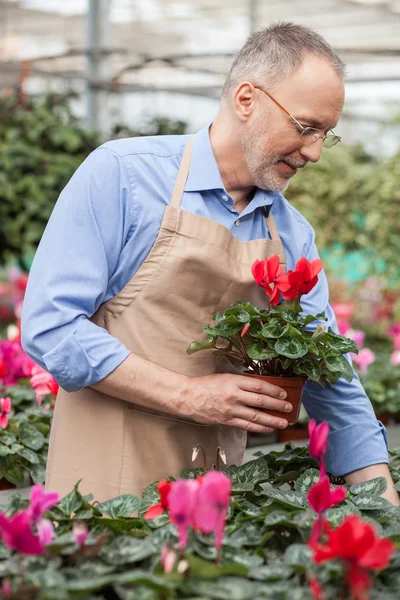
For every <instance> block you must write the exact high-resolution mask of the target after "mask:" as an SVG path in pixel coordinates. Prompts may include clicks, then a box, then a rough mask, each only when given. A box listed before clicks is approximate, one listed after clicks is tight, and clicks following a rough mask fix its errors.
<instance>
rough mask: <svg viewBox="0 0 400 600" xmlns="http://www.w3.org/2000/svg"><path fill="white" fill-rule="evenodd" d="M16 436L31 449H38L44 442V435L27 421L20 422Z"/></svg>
mask: <svg viewBox="0 0 400 600" xmlns="http://www.w3.org/2000/svg"><path fill="white" fill-rule="evenodd" d="M18 436H19V439H20V440H21V442H22V443H23V444H24V445H25V446H27V447H28V448H31V450H40V448H43V446H44V444H45V442H46V438H45V437H44V435H43V434H42V433H40V431H38V430H37V429H36V427H34V426H33V425H30V424H29V423H21V424H20V426H19V430H18Z"/></svg>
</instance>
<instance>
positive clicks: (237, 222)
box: [235, 219, 240, 227]
mask: <svg viewBox="0 0 400 600" xmlns="http://www.w3.org/2000/svg"><path fill="white" fill-rule="evenodd" d="M235 225H236V227H239V225H240V221H239V219H238V220H237V221H235Z"/></svg>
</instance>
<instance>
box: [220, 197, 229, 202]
mask: <svg viewBox="0 0 400 600" xmlns="http://www.w3.org/2000/svg"><path fill="white" fill-rule="evenodd" d="M221 198H222V200H225V202H228V200H229V198H228V196H221Z"/></svg>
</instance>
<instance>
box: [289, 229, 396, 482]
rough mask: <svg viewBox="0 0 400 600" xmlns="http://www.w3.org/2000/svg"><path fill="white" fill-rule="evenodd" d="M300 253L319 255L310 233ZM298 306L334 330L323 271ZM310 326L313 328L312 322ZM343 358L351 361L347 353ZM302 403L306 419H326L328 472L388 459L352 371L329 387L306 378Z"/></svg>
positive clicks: (380, 430) (337, 472) (347, 470)
mask: <svg viewBox="0 0 400 600" xmlns="http://www.w3.org/2000/svg"><path fill="white" fill-rule="evenodd" d="M303 256H305V257H306V258H308V260H314V259H315V258H319V257H318V252H317V249H316V247H315V244H314V233H313V232H310V236H309V240H308V243H307V245H306V247H305V248H304V254H303ZM301 305H302V307H303V310H304V312H305V313H307V314H312V315H317V314H318V313H320V312H323V311H324V312H325V314H326V316H327V317H328V321H327V322H324V321H321V322H320V323H322V324H324V325H325V327H326V328H328V327H331V328H332V329H333V330H334V331H335V332H338V329H337V325H336V319H335V315H334V312H333V310H332V308H331V306H330V305H329V292H328V283H327V279H326V276H325V274H324V272H322V273H321V274H320V275H319V280H318V283H317V285H316V286H315V287H314V289H313V290H312V291H311V292H310V293H309V294H307V295H305V296H303V298H302V301H301ZM312 326H313V327H315V326H316V323H314V324H313V325H312ZM346 358H347V359H348V360H349V362H351V359H350V357H349V356H347V357H346ZM303 404H304V407H305V409H306V411H307V413H308V415H309V416H310V418H313V419H315V420H316V421H317V423H320V422H321V421H327V422H328V424H329V427H330V434H329V438H328V447H329V450H328V453H327V455H326V459H325V463H326V467H327V470H328V472H330V473H331V474H332V475H335V476H339V475H346V474H347V473H351V472H352V471H357V470H359V469H362V468H364V467H368V466H370V465H373V464H379V463H388V462H389V458H388V444H387V437H386V430H385V428H384V426H383V425H382V423H381V422H380V421H378V420H377V418H376V416H375V413H374V410H373V408H372V405H371V402H370V400H369V398H368V396H367V395H366V393H365V390H364V388H363V387H362V385H361V383H360V380H359V378H358V376H357V375H356V373H354V376H353V380H352V381H351V382H350V383H348V382H347V381H346V380H345V379H343V378H342V377H341V378H340V379H339V381H338V382H337V383H336V384H334V385H332V386H331V387H323V388H322V387H321V386H320V385H318V384H316V383H313V382H311V381H308V382H307V384H306V386H305V388H304V393H303Z"/></svg>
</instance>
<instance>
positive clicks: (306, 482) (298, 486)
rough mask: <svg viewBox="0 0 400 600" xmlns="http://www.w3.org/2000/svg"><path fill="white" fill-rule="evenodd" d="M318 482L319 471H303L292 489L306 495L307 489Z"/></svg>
mask: <svg viewBox="0 0 400 600" xmlns="http://www.w3.org/2000/svg"><path fill="white" fill-rule="evenodd" d="M318 480H319V471H318V469H307V471H304V473H303V474H302V475H300V477H299V478H298V479H297V481H296V483H295V485H294V487H295V490H296V491H297V492H303V494H306V493H307V492H308V491H309V489H310V488H311V487H312V486H313V485H314V483H317V481H318Z"/></svg>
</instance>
